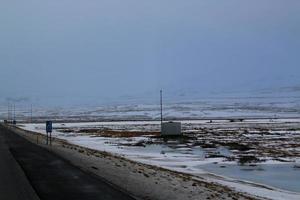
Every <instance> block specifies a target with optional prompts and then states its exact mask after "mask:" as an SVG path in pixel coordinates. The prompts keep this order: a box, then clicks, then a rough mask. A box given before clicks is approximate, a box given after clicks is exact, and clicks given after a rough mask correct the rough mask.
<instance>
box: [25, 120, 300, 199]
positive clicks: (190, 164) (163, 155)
mask: <svg viewBox="0 0 300 200" xmlns="http://www.w3.org/2000/svg"><path fill="white" fill-rule="evenodd" d="M299 122H300V120H299V119H292V120H291V119H288V120H286V119H278V120H267V119H265V120H248V121H247V124H264V123H268V124H272V123H275V124H276V123H299ZM208 123H209V121H207V120H191V121H183V129H184V131H187V132H189V131H193V130H195V129H198V128H199V127H203V126H206V125H207V124H208ZM242 124H243V123H235V124H234V125H233V124H232V123H226V121H225V120H219V121H214V122H213V123H212V124H210V126H211V127H214V126H215V127H227V128H230V127H232V126H234V127H235V128H236V127H239V126H241V125H242ZM21 127H22V128H23V129H25V130H29V131H34V132H39V133H42V134H45V124H23V125H21ZM101 127H108V128H110V129H113V130H131V131H132V130H142V131H157V130H159V122H157V121H128V122H91V123H65V124H54V132H53V136H54V137H57V138H60V139H65V140H67V141H68V142H70V143H72V144H76V145H80V146H83V147H87V148H91V149H95V150H100V151H106V152H110V153H113V154H117V155H120V156H124V157H126V158H128V159H131V160H134V161H138V162H142V163H145V164H150V165H155V166H160V167H163V168H167V169H171V170H175V171H178V172H184V173H189V174H193V175H194V176H195V178H197V177H198V176H200V177H206V178H207V180H209V181H212V182H218V183H221V184H224V185H228V186H231V187H233V188H235V189H236V190H239V191H243V192H247V193H250V194H253V195H257V196H261V197H266V198H271V199H300V194H299V193H296V192H289V191H284V190H280V189H276V188H272V187H270V186H268V187H260V186H258V185H256V184H246V182H245V181H243V182H240V181H237V180H236V179H231V178H228V177H223V178H220V177H216V176H209V175H208V173H207V172H206V171H204V170H201V167H199V166H201V165H206V164H212V163H215V162H218V163H223V164H236V163H235V162H228V161H224V158H205V157H204V155H203V149H201V148H200V147H195V148H186V146H182V147H181V146H180V144H177V146H176V149H173V148H170V147H169V146H166V145H149V146H148V145H147V146H146V147H139V146H127V145H130V144H134V143H137V142H138V141H147V140H150V139H149V137H148V136H147V135H145V136H140V137H132V138H111V137H98V136H97V137H94V136H93V135H84V134H79V133H75V132H74V133H73V132H71V133H63V132H59V130H60V128H72V129H76V128H78V129H79V128H101ZM295 134H298V132H297V131H296V132H295ZM245 136H247V137H255V135H253V134H245ZM119 144H122V145H119ZM220 151H226V149H225V150H224V149H220ZM223 153H224V152H223ZM225 153H226V152H225ZM279 163H280V162H278V161H272V160H268V161H267V162H266V163H265V164H279ZM295 163H296V164H299V159H295ZM298 173H300V171H298ZM299 184H300V183H299ZM268 188H270V189H268Z"/></svg>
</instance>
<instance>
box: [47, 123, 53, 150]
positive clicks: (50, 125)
mask: <svg viewBox="0 0 300 200" xmlns="http://www.w3.org/2000/svg"><path fill="white" fill-rule="evenodd" d="M46 133H47V145H48V144H49V135H50V145H52V121H46Z"/></svg>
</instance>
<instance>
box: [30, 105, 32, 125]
mask: <svg viewBox="0 0 300 200" xmlns="http://www.w3.org/2000/svg"><path fill="white" fill-rule="evenodd" d="M30 123H32V104H31V106H30Z"/></svg>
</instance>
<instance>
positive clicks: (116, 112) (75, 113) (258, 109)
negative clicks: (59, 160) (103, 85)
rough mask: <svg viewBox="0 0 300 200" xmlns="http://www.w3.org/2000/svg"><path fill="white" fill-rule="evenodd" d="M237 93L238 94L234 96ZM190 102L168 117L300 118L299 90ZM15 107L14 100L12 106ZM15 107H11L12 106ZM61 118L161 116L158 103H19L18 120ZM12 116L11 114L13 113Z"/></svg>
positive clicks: (2, 108)
mask: <svg viewBox="0 0 300 200" xmlns="http://www.w3.org/2000/svg"><path fill="white" fill-rule="evenodd" d="M234 96H238V97H234ZM197 99H198V100H190V101H184V100H181V101H179V100H178V101H176V102H170V101H167V102H165V103H164V117H165V118H166V119H189V120H190V119H203V118H229V117H248V118H249V117H252V118H255V117H256V118H262V117H268V118H271V117H299V116H300V97H299V94H298V93H292V94H287V95H286V94H285V95H280V96H278V95H272V96H268V94H261V95H258V94H256V96H250V97H249V96H245V97H243V96H242V95H240V94H235V95H233V96H232V97H231V96H221V97H215V98H197ZM7 105H8V104H7V103H2V104H1V102H0V119H6V118H7V116H8V113H7V112H8V107H7ZM10 106H12V103H11V105H10ZM10 110H12V108H10ZM31 114H32V116H33V120H44V119H52V120H61V121H66V120H68V121H105V120H106V121H113V120H114V121H116V120H156V119H159V117H160V106H159V102H156V103H155V102H154V103H148V104H147V103H143V102H139V101H136V102H135V103H133V102H130V103H124V104H112V105H97V104H95V105H85V106H84V105H81V106H67V107H64V106H60V107H53V106H52V107H47V106H42V105H35V104H33V107H32V113H31V104H28V105H26V103H23V104H21V103H19V104H18V103H17V104H16V118H17V119H18V120H27V121H30V119H31ZM10 116H12V113H11V114H10Z"/></svg>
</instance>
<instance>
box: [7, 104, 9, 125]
mask: <svg viewBox="0 0 300 200" xmlns="http://www.w3.org/2000/svg"><path fill="white" fill-rule="evenodd" d="M8 121H9V101H8V103H7V122H8Z"/></svg>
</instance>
